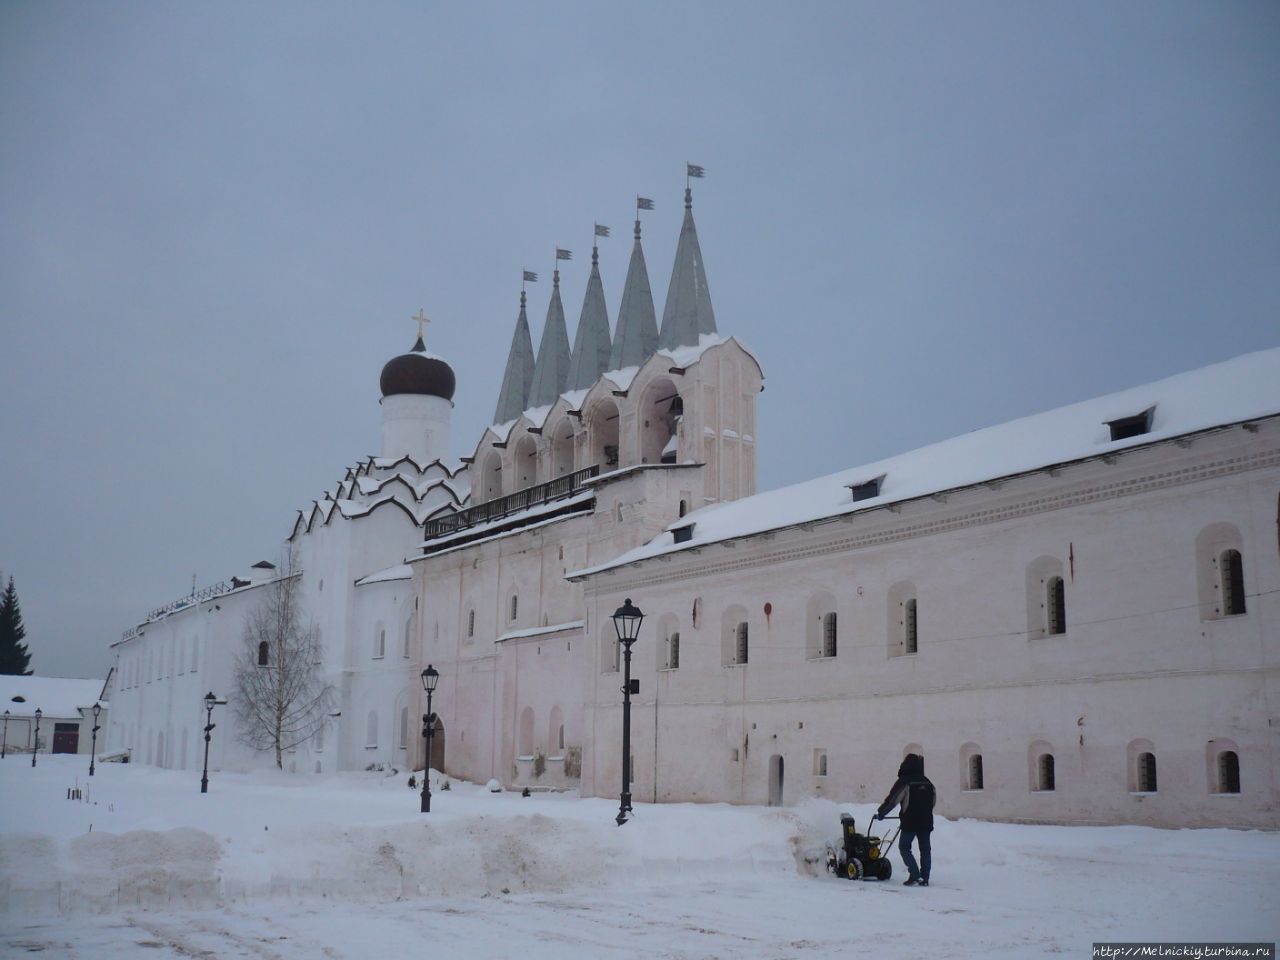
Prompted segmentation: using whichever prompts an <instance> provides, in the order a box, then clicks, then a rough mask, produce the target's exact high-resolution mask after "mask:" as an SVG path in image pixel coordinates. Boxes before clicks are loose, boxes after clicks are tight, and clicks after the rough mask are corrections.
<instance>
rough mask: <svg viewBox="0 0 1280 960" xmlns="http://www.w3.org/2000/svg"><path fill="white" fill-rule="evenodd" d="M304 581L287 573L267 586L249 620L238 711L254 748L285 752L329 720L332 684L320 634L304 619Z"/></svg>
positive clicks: (239, 670) (279, 760) (239, 662)
mask: <svg viewBox="0 0 1280 960" xmlns="http://www.w3.org/2000/svg"><path fill="white" fill-rule="evenodd" d="M298 584H299V579H298V577H297V576H286V577H282V578H281V579H279V580H277V581H275V582H274V583H272V584H271V585H269V586H268V587H266V588H265V592H264V595H263V597H262V600H261V602H260V603H259V604H258V606H257V608H256V609H254V610H253V612H251V613H250V614H249V615H248V616H247V617H246V618H245V625H244V642H243V644H242V646H241V648H240V654H239V656H238V657H237V658H236V661H235V690H236V701H235V712H236V719H237V720H239V721H240V724H239V726H240V731H239V736H240V740H241V741H242V742H244V743H245V744H247V745H249V746H250V747H253V749H255V750H274V751H275V754H276V766H277V767H278V768H280V769H284V759H283V757H282V754H283V752H284V751H285V750H288V749H290V748H292V747H296V746H297V745H298V744H300V743H304V742H305V741H307V740H309V739H310V738H311V737H312V736H314V735H315V733H316V732H317V731H318V730H320V729H321V728H322V727H323V726H324V725H325V723H326V722H327V721H328V719H329V711H330V709H331V708H332V705H333V701H334V689H333V686H332V684H330V683H328V682H327V681H326V680H325V679H324V674H323V672H322V663H321V661H322V651H321V647H320V635H319V631H317V630H316V628H315V625H314V624H311V623H309V622H307V623H304V621H303V610H302V609H301V602H300V599H299V596H298Z"/></svg>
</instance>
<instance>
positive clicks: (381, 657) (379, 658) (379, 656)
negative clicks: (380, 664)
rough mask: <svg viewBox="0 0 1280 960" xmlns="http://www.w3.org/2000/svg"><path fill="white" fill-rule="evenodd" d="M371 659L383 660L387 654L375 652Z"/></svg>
mask: <svg viewBox="0 0 1280 960" xmlns="http://www.w3.org/2000/svg"><path fill="white" fill-rule="evenodd" d="M371 659H373V660H385V659H387V655H386V654H385V653H375V654H374V655H373V657H372V658H371Z"/></svg>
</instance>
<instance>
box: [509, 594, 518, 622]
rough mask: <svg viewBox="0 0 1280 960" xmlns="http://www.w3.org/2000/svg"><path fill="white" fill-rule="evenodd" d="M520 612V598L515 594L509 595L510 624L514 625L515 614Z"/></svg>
mask: <svg viewBox="0 0 1280 960" xmlns="http://www.w3.org/2000/svg"><path fill="white" fill-rule="evenodd" d="M519 610H520V598H519V597H518V596H517V595H516V594H514V593H513V594H512V595H511V622H512V623H514V622H515V619H516V614H517V613H518V612H519Z"/></svg>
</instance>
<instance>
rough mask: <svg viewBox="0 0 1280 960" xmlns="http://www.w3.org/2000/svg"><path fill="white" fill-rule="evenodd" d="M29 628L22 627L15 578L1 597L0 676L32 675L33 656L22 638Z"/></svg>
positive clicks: (10, 580) (10, 579)
mask: <svg viewBox="0 0 1280 960" xmlns="http://www.w3.org/2000/svg"><path fill="white" fill-rule="evenodd" d="M26 635H27V628H26V627H24V626H23V625H22V610H21V609H20V608H19V606H18V591H17V589H16V588H15V587H14V585H13V577H10V578H9V585H8V586H7V587H5V590H4V594H3V595H2V596H0V674H19V675H21V676H30V675H31V654H30V653H28V652H27V645H26V644H25V643H23V642H22V638H23V637H25V636H26Z"/></svg>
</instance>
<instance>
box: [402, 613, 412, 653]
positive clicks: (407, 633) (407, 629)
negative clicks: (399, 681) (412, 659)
mask: <svg viewBox="0 0 1280 960" xmlns="http://www.w3.org/2000/svg"><path fill="white" fill-rule="evenodd" d="M412 635H413V618H412V617H410V618H409V619H408V620H406V621H405V622H404V657H405V658H406V659H407V658H408V656H409V640H410V637H411V636H412Z"/></svg>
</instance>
